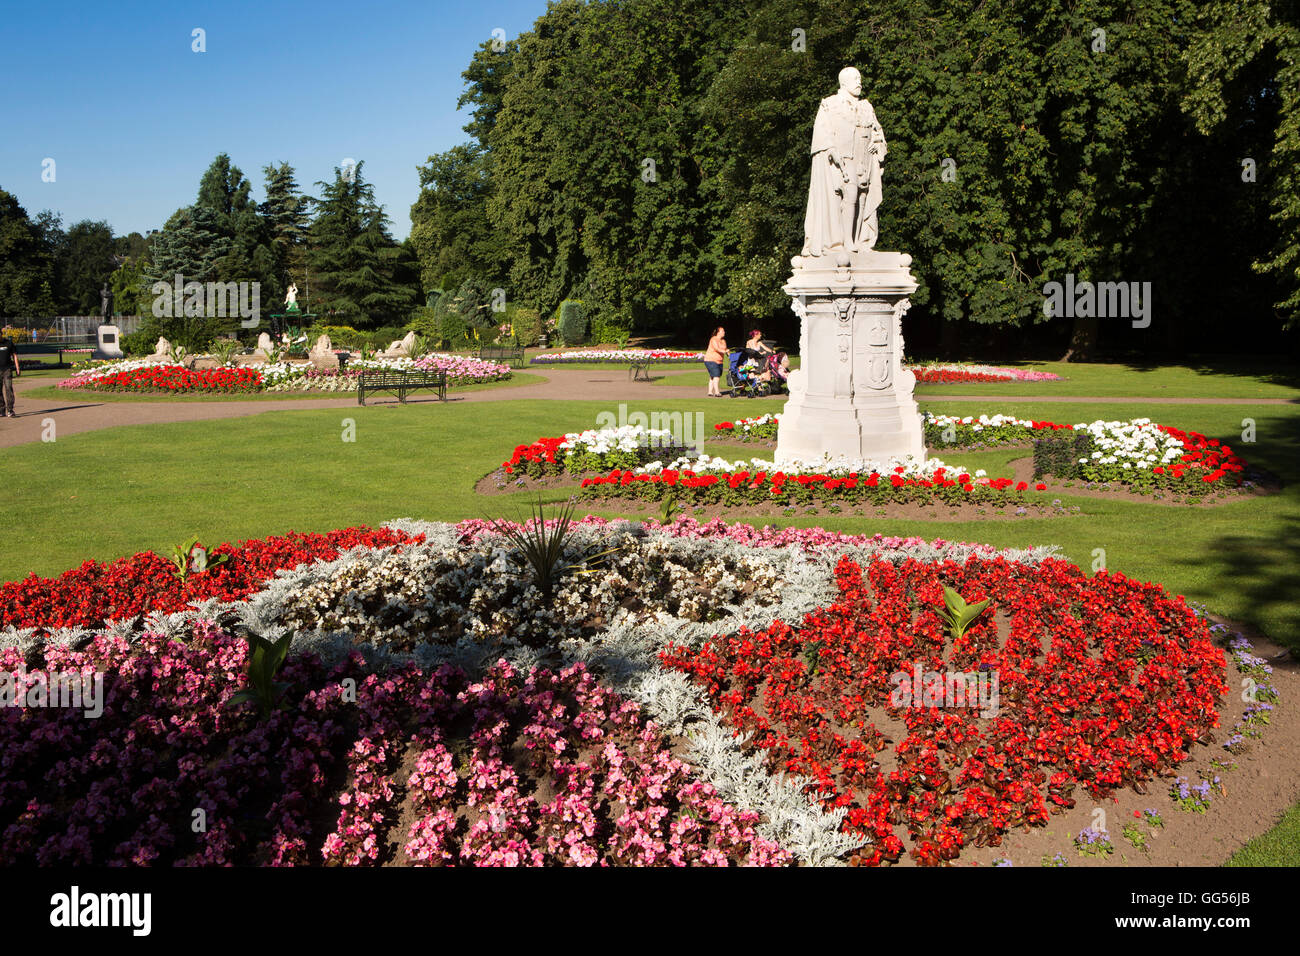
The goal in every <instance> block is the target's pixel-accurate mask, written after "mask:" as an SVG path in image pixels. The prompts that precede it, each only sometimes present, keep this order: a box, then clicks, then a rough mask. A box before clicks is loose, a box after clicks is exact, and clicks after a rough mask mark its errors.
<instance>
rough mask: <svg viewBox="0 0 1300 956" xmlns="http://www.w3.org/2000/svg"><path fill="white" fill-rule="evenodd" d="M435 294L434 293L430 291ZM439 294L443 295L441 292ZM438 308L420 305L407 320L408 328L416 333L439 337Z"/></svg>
mask: <svg viewBox="0 0 1300 956" xmlns="http://www.w3.org/2000/svg"><path fill="white" fill-rule="evenodd" d="M430 295H433V293H430ZM437 295H442V293H441V292H439V293H437ZM437 313H438V310H437V309H436V308H434V307H433V306H420V307H419V308H417V309H415V310H414V311H413V312H412V313H411V317H410V319H408V320H407V322H406V328H407V329H408V330H409V331H411V332H414V333H415V334H416V335H423V336H425V337H426V338H430V339H436V338H438V321H437Z"/></svg>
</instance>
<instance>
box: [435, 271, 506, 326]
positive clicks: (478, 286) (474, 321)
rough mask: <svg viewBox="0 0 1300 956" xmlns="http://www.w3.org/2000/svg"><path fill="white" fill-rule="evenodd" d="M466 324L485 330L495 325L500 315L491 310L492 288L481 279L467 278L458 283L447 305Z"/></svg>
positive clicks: (499, 319)
mask: <svg viewBox="0 0 1300 956" xmlns="http://www.w3.org/2000/svg"><path fill="white" fill-rule="evenodd" d="M448 308H449V309H450V311H452V312H455V313H456V314H457V315H459V316H460V318H461V319H462V320H463V321H464V322H465V324H466V325H467V326H469V327H470V328H475V329H482V330H487V329H491V328H494V327H496V325H497V324H498V323H499V322H500V321H501V318H502V317H501V315H500V314H499V313H496V312H493V311H492V290H491V289H490V288H489V287H488V284H487V283H486V282H484V281H483V280H481V279H469V280H467V281H465V282H462V283H461V284H460V288H459V289H457V290H456V294H455V295H454V296H453V297H452V300H451V302H450V303H449V305H448Z"/></svg>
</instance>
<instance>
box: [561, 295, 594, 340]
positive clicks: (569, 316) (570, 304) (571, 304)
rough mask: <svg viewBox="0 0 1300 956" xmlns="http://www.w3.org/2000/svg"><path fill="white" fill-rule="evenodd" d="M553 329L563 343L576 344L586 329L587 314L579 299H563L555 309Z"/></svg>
mask: <svg viewBox="0 0 1300 956" xmlns="http://www.w3.org/2000/svg"><path fill="white" fill-rule="evenodd" d="M555 329H556V331H557V332H559V333H560V339H561V340H562V341H563V342H564V344H565V345H578V344H579V343H581V342H582V338H583V335H584V334H585V333H586V331H587V314H586V310H585V309H584V308H583V306H582V300H580V299H565V300H564V301H563V302H561V303H560V305H559V307H558V308H557V309H556V310H555Z"/></svg>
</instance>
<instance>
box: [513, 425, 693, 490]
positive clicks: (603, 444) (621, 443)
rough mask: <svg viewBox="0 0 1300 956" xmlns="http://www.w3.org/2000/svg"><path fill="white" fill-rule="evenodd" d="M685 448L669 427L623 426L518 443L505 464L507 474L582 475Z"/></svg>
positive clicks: (542, 476)
mask: <svg viewBox="0 0 1300 956" xmlns="http://www.w3.org/2000/svg"><path fill="white" fill-rule="evenodd" d="M683 448H684V446H683V445H681V444H680V443H678V442H677V441H676V439H675V438H674V437H673V433H672V431H671V430H669V429H666V428H645V427H643V426H641V425H621V426H619V427H617V428H591V429H588V430H587V431H585V432H569V433H568V434H567V435H562V436H560V437H558V438H539V439H538V440H537V441H535V442H532V443H530V444H528V445H516V446H515V450H514V453H513V454H512V455H511V456H510V459H509V460H508V461H504V462H502V463H501V467H502V468H504V469H505V471H506V473H507V474H511V475H513V474H523V475H527V476H528V477H530V478H544V477H548V476H554V475H561V474H566V473H567V474H569V475H580V474H583V473H585V472H590V471H606V470H608V469H610V468H633V467H636V466H637V465H643V464H647V463H648V462H651V461H653V460H655V459H656V458H658V457H660V456H661V455H662V454H663V453H664V452H672V451H680V450H682V449H683Z"/></svg>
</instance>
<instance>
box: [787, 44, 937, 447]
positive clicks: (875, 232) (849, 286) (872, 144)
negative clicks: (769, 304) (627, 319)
mask: <svg viewBox="0 0 1300 956" xmlns="http://www.w3.org/2000/svg"><path fill="white" fill-rule="evenodd" d="M839 84H840V88H839V91H838V92H837V93H835V95H834V96H828V97H826V98H825V99H823V100H822V101H821V105H820V107H819V108H818V110H817V117H816V119H815V120H814V122H813V131H812V145H811V147H810V149H809V153H810V154H811V156H812V171H811V174H810V176H809V180H808V207H807V210H806V212H805V214H804V237H803V250H802V255H798V256H795V257H794V258H793V259H791V260H790V265H791V267H792V269H793V272H792V274H791V276H790V279H789V281H788V282H787V283H786V285H785V291H786V293H787V294H789V296H790V297H791V299H792V300H793V301H792V302H791V308H792V309H793V310H794V313H795V314H796V315H797V316H799V320H800V323H799V324H800V334H799V356H800V368H799V369H797V370H795V371H793V372H791V373H790V380H789V385H790V400H789V401H788V402H786V406H785V412H784V415H783V417H782V419H781V430H780V431H779V432H778V434H777V445H776V461H777V463H778V464H782V465H787V464H791V463H794V462H804V463H811V462H816V461H824V460H826V459H828V458H846V459H849V460H854V461H876V462H882V463H883V462H884V461H886V460H888V459H891V458H906V457H910V458H912V459H914V460H918V461H921V460H924V458H925V441H924V434H923V431H922V428H921V418H920V412H919V410H918V409H917V406H916V402H915V400H914V399H913V397H912V389H913V387H914V385H915V384H916V379H915V376H913V374H912V373H911V372H910V371H909V370H908V369H906V368H905V367H904V366H903V326H902V318H903V313H905V312H906V311H907V309H908V305H909V302H908V296H909V295H910V294H911V293H913V292H915V291H916V288H917V284H916V279H915V277H913V276H912V274H911V272H910V270H909V266H910V265H911V263H912V257H911V256H909V255H906V254H904V253H900V252H881V251H879V250H877V249H876V239H877V237H878V236H879V226H878V224H877V218H876V212H877V210H878V209H879V207H880V201H881V169H882V164H883V162H884V159H885V150H886V147H885V134H884V131H883V130H882V129H881V127H880V123H879V121H878V120H877V119H876V111H875V110H874V109H873V108H872V106H871V104H870V103H869V102H867V101H866V100H865V99H862V98H860V97H861V94H862V74H861V73H859V72H858V71H857V70H856V69H854V68H853V67H851V66H849V67H845V68H844V69H843V70H840V74H839Z"/></svg>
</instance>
